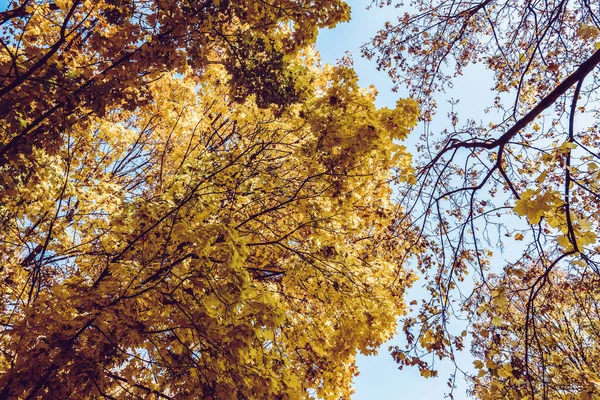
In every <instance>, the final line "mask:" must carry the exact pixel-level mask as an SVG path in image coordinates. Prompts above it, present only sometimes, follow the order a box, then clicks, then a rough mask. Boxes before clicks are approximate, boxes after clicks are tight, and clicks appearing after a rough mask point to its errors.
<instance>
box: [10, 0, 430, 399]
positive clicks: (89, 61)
mask: <svg viewBox="0 0 600 400" xmlns="http://www.w3.org/2000/svg"><path fill="white" fill-rule="evenodd" d="M321 3H322V4H321ZM345 12H347V9H346V8H345V5H343V3H338V2H320V7H314V5H313V2H306V3H305V2H299V1H277V2H274V3H272V4H271V5H267V4H266V3H262V2H260V5H259V2H254V1H247V2H226V1H212V2H210V1H209V2H205V3H200V2H184V1H181V2H175V1H172V2H169V1H160V2H159V1H157V2H154V1H152V2H150V1H148V2H142V1H140V2H131V3H127V2H125V3H124V4H121V2H119V3H118V4H117V3H116V2H109V1H105V2H94V3H92V2H80V1H77V0H75V1H71V2H55V3H44V2H41V3H39V2H31V1H23V2H21V3H19V4H18V7H16V8H13V9H12V11H7V12H5V13H4V14H3V18H4V19H5V22H7V23H9V28H7V29H6V30H4V31H3V35H4V36H3V40H4V44H5V46H4V50H2V51H3V52H2V53H1V54H2V64H1V66H0V71H2V72H1V75H2V78H3V81H2V82H3V86H2V87H1V88H0V89H1V90H2V91H3V92H2V93H3V96H2V102H3V103H2V104H3V106H2V107H3V108H2V110H3V111H2V114H1V115H2V117H3V119H4V122H5V124H4V130H3V133H2V135H3V136H2V146H3V147H2V148H3V150H2V157H3V158H2V167H1V168H2V169H3V175H2V179H3V180H2V181H1V182H0V193H1V197H2V201H1V202H0V223H1V229H0V260H1V264H2V268H1V269H0V285H1V288H2V289H1V290H0V295H1V301H0V349H1V350H0V399H8V398H27V399H31V398H56V399H65V398H107V399H114V398H119V399H121V398H156V399H171V398H173V399H175V398H177V399H183V398H190V399H191V398H206V399H210V398H215V399H217V398H219V399H220V398H244V399H253V398H256V399H263V398H281V399H287V398H289V399H294V398H310V397H314V396H317V397H319V398H331V399H334V398H335V399H339V398H348V397H349V395H350V393H351V391H352V389H351V380H352V378H353V377H354V376H355V375H356V367H355V364H354V363H355V358H356V352H357V351H360V352H362V353H365V354H370V353H373V352H374V351H375V350H376V349H377V347H378V346H379V345H380V344H381V343H383V342H384V341H386V340H388V339H389V338H390V337H391V336H392V335H393V333H394V331H395V328H396V324H397V318H398V316H399V315H401V314H402V313H404V304H403V296H404V291H405V289H406V287H407V286H409V285H410V284H411V282H412V281H413V280H414V276H413V273H412V272H411V271H410V270H409V269H407V268H406V266H405V264H404V262H403V260H406V259H408V258H409V257H410V254H412V252H414V251H417V249H416V248H415V247H414V246H411V247H410V248H409V246H408V243H409V241H407V240H406V239H407V238H408V237H410V236H411V235H412V233H411V232H412V230H411V229H410V228H409V227H408V226H407V224H406V223H403V222H401V217H402V216H403V210H402V208H401V207H399V206H398V205H397V204H395V203H393V202H392V201H391V200H390V195H391V188H390V185H391V184H392V183H393V182H402V181H407V182H408V181H411V180H413V179H414V175H413V172H414V171H413V170H412V168H411V157H410V155H409V154H408V153H407V152H406V149H405V148H404V147H403V146H401V145H398V144H396V143H394V140H401V139H403V138H404V137H406V135H407V134H408V132H409V130H410V129H411V128H412V127H413V126H414V125H415V124H416V121H417V115H418V113H417V106H416V103H415V102H414V101H410V100H400V101H399V102H398V104H397V107H396V108H395V109H385V108H384V109H376V108H375V106H374V99H375V92H374V90H371V89H362V88H360V87H359V86H358V84H357V77H356V75H355V73H354V72H353V70H352V68H351V66H350V65H348V64H347V63H344V62H342V63H340V64H339V65H338V66H335V67H333V66H321V65H320V63H319V60H318V56H317V55H316V54H315V52H314V50H312V49H311V48H310V47H301V45H303V44H308V43H310V42H311V40H313V39H314V34H315V29H316V27H318V26H321V25H324V24H326V23H334V22H335V21H336V20H339V19H340V18H342V17H344V15H345ZM57 21H58V22H57ZM289 21H295V24H296V25H295V26H294V27H290V26H288V25H289V24H287V23H284V22H289ZM255 25H256V26H255ZM117 27H118V28H119V29H117ZM7 37H8V39H7ZM261 70H262V71H263V73H259V71H261Z"/></svg>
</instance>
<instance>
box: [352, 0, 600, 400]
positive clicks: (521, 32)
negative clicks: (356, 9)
mask: <svg viewBox="0 0 600 400" xmlns="http://www.w3.org/2000/svg"><path fill="white" fill-rule="evenodd" d="M391 4H392V1H380V0H377V1H374V2H373V6H381V7H385V6H389V5H391ZM410 7H412V9H409V10H408V11H407V12H405V13H403V14H402V15H400V16H399V17H398V19H397V21H396V22H395V23H394V22H388V23H386V24H385V26H384V27H383V28H382V29H381V30H380V31H379V33H378V34H377V35H376V36H375V37H374V38H373V39H372V41H371V42H369V43H367V44H366V45H365V46H364V47H363V52H364V54H365V55H366V56H367V57H370V58H374V59H376V60H377V64H378V67H379V68H380V69H383V70H386V71H388V73H389V75H390V76H391V77H392V79H393V80H394V82H395V83H396V85H397V86H396V88H398V87H399V86H400V85H404V84H407V86H408V88H409V90H410V92H411V94H412V96H414V97H415V98H416V99H417V100H418V101H419V104H420V106H421V108H422V114H421V119H422V120H423V122H424V123H425V127H426V129H425V130H424V134H423V135H422V140H421V142H420V144H419V145H418V148H419V151H420V152H421V153H422V157H421V158H420V160H419V161H418V163H419V164H418V168H417V184H416V185H405V186H404V188H403V189H402V194H403V196H404V197H403V199H402V201H403V202H404V204H406V207H407V210H409V212H410V213H411V214H412V215H413V222H414V223H413V226H414V227H416V228H418V229H419V230H420V232H421V235H420V238H421V239H420V241H421V242H422V243H427V246H428V247H429V249H430V250H429V251H428V252H427V253H426V254H425V255H424V256H422V257H420V260H419V262H420V267H419V268H420V269H421V272H422V274H423V275H424V276H425V277H426V279H427V285H426V287H427V289H428V290H429V291H430V294H431V298H430V299H429V300H428V301H424V302H423V304H422V306H421V307H420V312H419V313H418V315H416V316H415V317H410V318H407V319H406V320H405V322H404V331H405V333H406V336H407V339H408V346H407V347H406V348H404V347H395V348H394V349H393V351H394V352H393V355H394V357H395V359H396V361H397V362H398V363H400V364H401V366H402V365H418V366H419V368H420V369H421V373H422V374H423V375H424V376H432V375H436V374H437V372H436V371H435V368H434V365H433V360H434V358H435V356H438V357H440V358H444V357H449V358H451V359H454V353H455V351H456V350H461V349H463V348H464V346H465V343H464V341H465V337H467V336H469V335H470V341H471V343H472V351H473V353H474V355H475V356H476V357H477V360H476V364H475V367H476V370H477V371H476V373H475V376H472V374H471V373H470V372H464V374H465V375H466V377H467V380H468V381H469V382H471V384H472V387H471V388H472V394H474V395H475V396H477V397H479V398H483V399H490V398H493V399H496V398H498V399H500V398H502V399H506V398H514V399H525V398H529V399H533V398H543V399H551V398H552V399H555V398H557V399H558V398H560V399H562V398H574V397H577V396H579V397H580V398H584V399H591V398H593V397H594V398H595V396H598V393H599V392H598V385H599V384H600V380H599V371H600V365H599V364H598V360H599V359H600V358H598V356H597V354H596V353H595V351H596V349H595V347H596V346H597V344H598V340H599V337H600V336H599V334H598V330H597V318H598V315H597V310H596V308H595V307H596V304H597V299H598V294H597V289H596V288H595V286H596V282H597V279H598V274H599V273H600V268H599V267H600V265H599V262H600V259H599V254H598V253H599V251H600V247H599V246H598V242H597V232H598V230H599V228H600V226H599V224H600V218H599V216H600V207H599V205H600V202H599V199H600V192H599V187H598V179H599V178H600V175H599V174H600V172H599V168H598V162H599V156H598V154H600V136H599V133H598V132H599V130H598V129H599V126H598V121H599V117H600V116H599V115H598V110H599V107H598V104H599V103H598V96H597V93H598V91H597V88H598V84H599V82H600V75H599V72H598V68H597V66H598V64H599V63H600V50H598V49H599V48H600V44H599V42H600V38H599V34H600V19H599V15H598V9H597V4H596V3H594V2H589V1H585V0H581V1H579V0H556V1H538V0H532V1H506V0H505V1H499V0H482V1H463V0H460V1H447V0H430V1H412V2H410ZM474 64H478V65H479V66H480V67H485V68H487V70H489V71H491V73H492V74H493V87H492V88H491V90H492V92H493V93H494V100H493V102H492V103H490V104H482V108H481V109H480V110H474V114H473V115H468V116H466V118H465V116H464V115H459V114H458V113H457V112H455V111H454V108H452V109H451V110H450V112H449V113H448V121H447V129H445V130H443V131H442V132H434V131H433V130H432V129H429V127H430V126H431V121H433V120H434V118H435V112H436V109H437V104H436V99H439V96H440V93H442V92H443V91H444V90H445V89H447V88H449V87H451V86H452V84H453V83H455V82H456V81H457V78H458V77H459V76H460V75H462V74H463V73H464V74H466V75H467V74H469V73H472V72H471V71H473V70H474V69H469V67H470V66H471V65H474ZM472 95H473V96H477V91H475V90H472ZM458 100H460V99H458ZM458 100H456V101H455V102H454V104H456V102H457V101H458ZM498 248H499V250H497V249H498ZM503 249H506V250H508V252H507V253H509V254H506V253H504V254H505V257H504V259H502V257H497V256H496V255H494V254H493V251H496V252H503V251H504V250H503ZM467 274H472V275H474V278H472V279H467ZM457 318H458V319H464V320H466V321H467V326H466V329H465V330H464V331H461V330H459V331H458V332H456V329H453V327H451V326H449V321H452V320H454V321H456V320H457ZM460 371H461V368H460V366H458V365H457V373H458V372H460ZM452 379H454V378H451V380H450V382H449V384H450V386H451V387H452V385H453V382H452Z"/></svg>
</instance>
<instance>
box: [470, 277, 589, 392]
mask: <svg viewBox="0 0 600 400" xmlns="http://www.w3.org/2000/svg"><path fill="white" fill-rule="evenodd" d="M536 272H539V271H527V273H525V274H521V277H520V278H517V277H514V278H512V279H511V281H505V282H503V283H502V286H499V289H497V290H495V291H493V292H490V295H491V296H490V297H491V301H489V302H488V304H487V305H486V306H484V307H482V308H480V310H479V314H480V315H481V316H483V319H482V320H481V321H480V322H478V323H477V324H475V325H474V332H475V334H476V335H475V337H474V342H473V352H474V354H475V355H476V357H477V358H478V359H476V360H475V361H474V363H473V364H474V366H475V368H476V370H477V373H476V375H475V376H473V377H472V384H473V387H472V389H473V394H474V395H476V396H477V398H481V399H486V400H495V399H515V400H516V399H533V398H537V397H544V398H548V399H562V398H574V399H576V398H579V399H593V398H596V397H598V396H600V385H599V383H600V375H599V374H598V360H600V354H598V336H597V335H596V333H595V332H596V331H597V329H598V327H599V326H598V321H599V320H600V318H599V315H598V301H599V299H600V297H599V292H598V285H597V280H596V278H592V277H588V278H590V279H589V280H588V281H585V280H584V281H582V280H577V281H573V280H572V277H569V276H567V275H563V274H562V273H557V274H552V276H551V277H549V280H550V285H548V286H547V287H545V288H544V289H543V290H541V291H539V292H538V296H537V297H536V298H535V299H534V300H532V299H531V298H529V293H528V292H527V291H523V290H519V288H520V287H521V285H522V284H523V281H525V283H529V284H531V283H533V282H534V281H535V280H536V279H537V277H536ZM490 283H492V282H490ZM494 283H495V284H499V283H500V282H494ZM534 311H535V312H536V316H535V322H533V323H529V322H528V319H527V315H528V314H529V315H531V313H532V312H534ZM496 320H499V321H502V323H497V322H496ZM527 326H528V327H527ZM527 336H533V337H534V338H535V343H536V345H527V344H526V343H528V342H527ZM526 354H527V356H526Z"/></svg>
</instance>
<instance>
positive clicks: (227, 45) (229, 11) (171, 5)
mask: <svg viewBox="0 0 600 400" xmlns="http://www.w3.org/2000/svg"><path fill="white" fill-rule="evenodd" d="M348 16H349V8H348V6H347V5H346V4H345V3H344V2H342V1H340V0H323V1H319V6H318V7H314V4H313V2H310V1H304V0H277V1H274V2H269V3H268V4H267V3H265V2H262V1H255V0H247V1H230V0H206V1H187V0H185V1H180V0H161V1H158V0H127V1H115V0H101V1H88V0H60V1H54V2H53V1H48V0H43V1H36V0H11V2H10V3H9V5H8V8H7V11H4V12H2V13H1V14H0V23H1V24H2V25H3V28H2V31H1V33H0V41H1V46H0V119H1V121H2V125H3V127H5V128H4V129H3V130H2V133H1V134H0V170H1V171H2V172H3V174H2V178H0V179H1V180H0V185H2V186H10V183H9V182H5V181H4V176H7V177H8V176H11V175H15V174H17V175H19V176H22V177H23V179H25V178H26V174H24V173H25V172H26V171H23V170H20V169H19V165H20V162H21V161H20V160H21V158H22V157H29V156H30V155H31V153H32V152H33V151H34V150H33V149H34V148H41V149H44V150H45V151H46V152H48V153H49V154H53V153H55V152H56V151H58V148H59V147H60V146H61V145H62V140H63V139H64V137H65V135H64V132H65V131H66V130H68V128H69V127H70V126H71V125H74V124H84V123H85V122H86V121H87V123H90V124H91V122H90V121H91V119H93V118H94V117H104V116H105V115H106V114H107V113H109V112H112V110H113V109H114V108H123V109H126V110H135V109H136V108H137V107H139V106H143V105H144V104H146V103H148V102H151V101H152V99H151V98H150V95H151V92H150V91H149V89H148V87H149V86H148V85H149V84H151V82H153V81H155V80H156V79H159V78H160V77H161V76H162V75H163V74H165V73H170V72H171V71H178V72H179V73H183V72H184V71H186V72H187V73H192V74H194V75H196V76H198V77H201V76H203V74H204V73H205V71H206V70H207V68H208V66H209V65H212V64H222V65H224V66H225V67H226V68H227V69H228V70H229V71H230V72H231V75H229V76H228V79H230V80H231V81H232V82H231V83H230V86H231V87H232V90H234V89H235V94H236V97H238V98H243V97H244V96H246V95H248V94H251V93H254V94H256V96H257V103H258V104H259V105H262V106H269V105H270V104H271V103H275V105H276V106H284V105H286V104H288V103H289V102H293V101H295V100H296V99H297V98H298V96H299V94H296V93H294V92H295V90H296V89H298V90H300V89H301V88H296V86H295V82H294V79H293V77H294V76H293V74H294V71H290V70H289V69H288V68H287V67H288V63H287V61H286V57H287V56H293V55H294V54H295V53H297V51H298V50H299V49H300V48H302V47H304V46H306V45H309V44H311V43H313V42H314V40H315V37H316V33H317V28H322V27H325V26H333V25H335V24H336V23H337V22H340V21H344V20H346V19H347V18H348ZM267 66H268V67H267ZM258 76H260V80H259V82H260V85H255V82H256V80H257V77H258ZM33 157H35V156H33ZM0 195H1V194H0ZM4 199H5V196H4V195H2V197H0V203H2V202H3V201H4Z"/></svg>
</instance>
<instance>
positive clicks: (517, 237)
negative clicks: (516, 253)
mask: <svg viewBox="0 0 600 400" xmlns="http://www.w3.org/2000/svg"><path fill="white" fill-rule="evenodd" d="M515 240H519V241H521V240H523V234H522V233H520V232H519V233H517V234H516V235H515Z"/></svg>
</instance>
